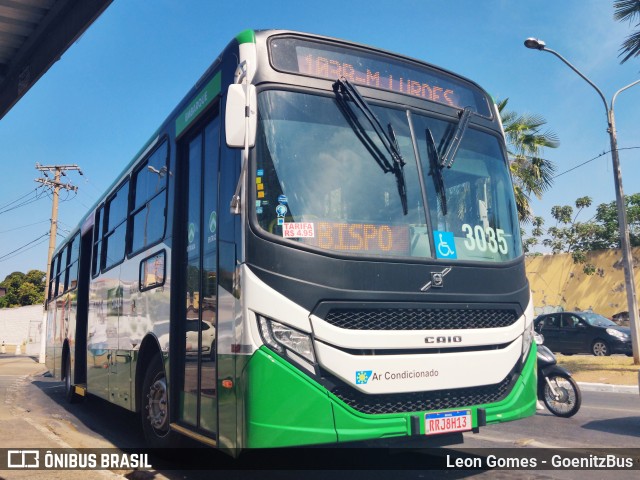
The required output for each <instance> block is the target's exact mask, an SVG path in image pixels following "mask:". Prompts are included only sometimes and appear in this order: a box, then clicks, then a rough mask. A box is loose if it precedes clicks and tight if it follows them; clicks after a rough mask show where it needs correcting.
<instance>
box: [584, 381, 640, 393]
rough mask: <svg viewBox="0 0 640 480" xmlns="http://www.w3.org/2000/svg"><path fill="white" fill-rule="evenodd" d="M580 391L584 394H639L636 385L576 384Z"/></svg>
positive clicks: (639, 391)
mask: <svg viewBox="0 0 640 480" xmlns="http://www.w3.org/2000/svg"><path fill="white" fill-rule="evenodd" d="M578 385H579V386H580V389H581V390H583V391H585V392H613V393H633V394H635V395H638V394H639V393H640V390H639V387H638V385H610V384H608V383H583V382H578Z"/></svg>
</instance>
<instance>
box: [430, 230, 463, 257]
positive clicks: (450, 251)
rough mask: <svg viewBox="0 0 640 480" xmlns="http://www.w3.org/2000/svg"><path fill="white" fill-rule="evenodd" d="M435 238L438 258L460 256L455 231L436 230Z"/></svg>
mask: <svg viewBox="0 0 640 480" xmlns="http://www.w3.org/2000/svg"><path fill="white" fill-rule="evenodd" d="M433 238H434V240H435V246H436V258H458V254H457V253H456V242H455V240H454V238H453V232H441V231H439V230H435V231H434V232H433Z"/></svg>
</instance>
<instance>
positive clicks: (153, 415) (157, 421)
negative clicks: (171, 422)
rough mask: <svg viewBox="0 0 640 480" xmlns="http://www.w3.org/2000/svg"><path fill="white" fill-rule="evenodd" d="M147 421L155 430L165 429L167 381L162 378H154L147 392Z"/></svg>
mask: <svg viewBox="0 0 640 480" xmlns="http://www.w3.org/2000/svg"><path fill="white" fill-rule="evenodd" d="M147 411H148V414H149V415H148V416H147V418H148V419H149V423H150V424H151V426H152V427H153V428H155V429H156V430H166V423H167V418H168V415H167V382H166V381H165V379H164V378H160V379H158V380H156V381H155V382H154V383H153V385H151V388H149V393H148V394H147Z"/></svg>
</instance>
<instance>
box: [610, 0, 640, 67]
mask: <svg viewBox="0 0 640 480" xmlns="http://www.w3.org/2000/svg"><path fill="white" fill-rule="evenodd" d="M613 8H614V9H615V12H614V14H613V18H614V19H615V20H617V21H619V22H625V21H628V22H629V23H632V22H634V21H635V20H640V0H616V1H614V2H613ZM638 27H640V22H638V23H637V24H636V28H638ZM623 55H624V57H623V58H622V60H620V63H624V62H626V61H627V60H629V59H631V58H633V57H637V56H638V55H640V29H638V30H637V31H635V32H633V33H632V34H631V35H629V36H628V37H627V38H626V39H625V41H624V42H622V47H621V48H620V54H619V55H618V57H622V56H623Z"/></svg>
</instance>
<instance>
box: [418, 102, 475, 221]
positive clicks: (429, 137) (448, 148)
mask: <svg viewBox="0 0 640 480" xmlns="http://www.w3.org/2000/svg"><path fill="white" fill-rule="evenodd" d="M472 113H473V110H471V108H470V107H465V108H464V110H462V113H461V114H460V120H458V125H456V130H455V132H454V133H453V135H451V136H449V139H448V140H447V142H446V143H445V147H444V149H443V150H444V151H445V153H444V155H443V156H440V154H439V153H438V148H437V147H436V142H435V141H434V140H433V134H432V133H431V130H429V129H428V128H427V130H426V135H425V138H426V141H427V154H428V155H429V175H431V176H432V177H433V184H434V185H435V187H436V193H437V194H438V197H439V198H440V207H441V208H442V215H446V214H447V196H446V191H445V187H444V179H443V176H442V169H443V168H445V167H447V168H451V167H452V166H453V161H454V160H455V158H456V154H457V153H458V148H460V144H461V143H462V138H463V137H464V134H465V132H466V131H467V127H468V126H469V118H470V117H471V114H472Z"/></svg>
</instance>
